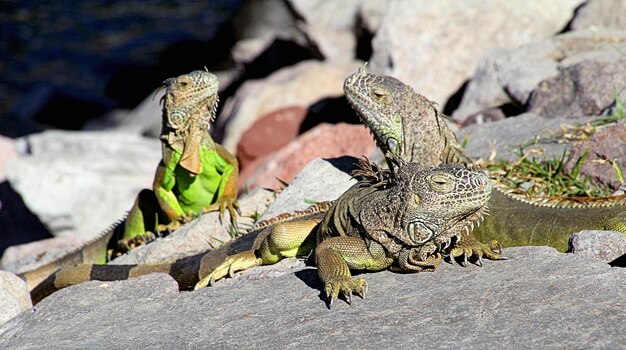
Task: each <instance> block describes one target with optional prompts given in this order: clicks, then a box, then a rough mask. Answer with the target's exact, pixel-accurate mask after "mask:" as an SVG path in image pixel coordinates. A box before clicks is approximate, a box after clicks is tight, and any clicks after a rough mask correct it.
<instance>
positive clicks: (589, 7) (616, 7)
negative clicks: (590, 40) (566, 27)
mask: <svg viewBox="0 0 626 350" xmlns="http://www.w3.org/2000/svg"><path fill="white" fill-rule="evenodd" d="M624 13H626V2H625V1H622V0H589V1H587V3H586V4H585V5H584V6H582V7H581V8H580V9H579V10H578V11H576V16H575V17H574V19H573V20H572V23H571V29H572V30H581V29H584V28H593V27H606V28H616V29H623V30H626V17H624Z"/></svg>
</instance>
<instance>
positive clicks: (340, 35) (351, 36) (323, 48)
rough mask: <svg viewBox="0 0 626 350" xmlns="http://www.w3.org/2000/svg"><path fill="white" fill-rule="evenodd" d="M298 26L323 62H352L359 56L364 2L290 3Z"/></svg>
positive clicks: (301, 0)
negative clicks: (357, 31) (358, 29)
mask: <svg viewBox="0 0 626 350" xmlns="http://www.w3.org/2000/svg"><path fill="white" fill-rule="evenodd" d="M288 2H289V5H290V6H291V8H292V9H293V10H294V11H295V13H296V14H297V18H298V20H297V22H296V24H297V26H298V28H300V29H301V31H302V32H303V33H304V34H305V36H306V37H307V39H308V40H309V41H310V42H311V43H313V44H314V45H315V48H316V49H317V50H318V51H319V52H320V54H321V55H322V57H323V58H325V59H332V60H336V61H338V60H343V61H350V60H353V59H354V58H355V53H356V35H355V28H356V20H357V12H358V10H359V4H360V3H361V2H362V1H361V0H344V1H324V0H288Z"/></svg>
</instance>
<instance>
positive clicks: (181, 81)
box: [161, 71, 219, 175]
mask: <svg viewBox="0 0 626 350" xmlns="http://www.w3.org/2000/svg"><path fill="white" fill-rule="evenodd" d="M218 84H219V83H218V80H217V77H216V76H215V75H213V74H211V73H209V72H205V71H194V72H191V73H189V74H186V75H182V76H179V77H177V78H171V79H167V80H165V81H164V82H163V85H164V87H165V95H164V96H163V99H162V101H163V102H164V103H163V117H162V123H163V124H162V130H161V141H162V142H163V143H164V152H163V153H164V154H163V157H164V160H165V157H166V156H168V154H167V153H169V152H165V148H166V147H169V148H170V149H171V150H173V151H174V152H176V153H178V154H180V161H179V165H180V166H181V167H183V168H184V169H186V170H187V171H189V173H190V174H192V175H197V174H199V173H200V172H201V159H200V146H202V145H206V146H207V147H208V148H209V149H215V145H214V143H213V140H212V139H211V136H210V135H209V130H210V126H211V122H212V121H213V120H214V119H215V113H216V110H217V104H218V95H217V92H218V86H219V85H218ZM166 162H167V160H166Z"/></svg>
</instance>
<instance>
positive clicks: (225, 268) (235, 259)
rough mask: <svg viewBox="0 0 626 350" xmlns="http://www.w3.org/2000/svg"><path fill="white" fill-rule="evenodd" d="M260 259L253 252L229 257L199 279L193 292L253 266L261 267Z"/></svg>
mask: <svg viewBox="0 0 626 350" xmlns="http://www.w3.org/2000/svg"><path fill="white" fill-rule="evenodd" d="M261 263H262V261H261V259H258V258H257V257H256V255H255V254H254V251H245V252H242V253H239V254H235V255H232V256H229V257H228V258H227V259H226V260H225V261H224V262H223V263H222V264H221V265H219V266H218V267H216V268H215V269H214V270H213V271H212V272H211V273H210V274H208V275H207V276H204V277H203V278H201V279H200V281H199V282H198V283H196V286H195V287H194V290H197V289H200V288H204V287H207V286H212V285H214V284H215V281H219V280H220V279H222V278H224V277H226V276H228V277H231V278H232V277H234V275H235V272H237V271H241V270H246V269H249V268H251V267H254V266H259V265H261Z"/></svg>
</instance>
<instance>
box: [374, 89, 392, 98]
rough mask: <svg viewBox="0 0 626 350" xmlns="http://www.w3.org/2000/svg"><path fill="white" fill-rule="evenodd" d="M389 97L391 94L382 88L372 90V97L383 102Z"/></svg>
mask: <svg viewBox="0 0 626 350" xmlns="http://www.w3.org/2000/svg"><path fill="white" fill-rule="evenodd" d="M388 95H389V92H388V91H387V90H385V89H382V88H380V87H374V88H372V96H373V97H374V98H375V99H377V100H382V99H384V98H385V97H387V96H388Z"/></svg>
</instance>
